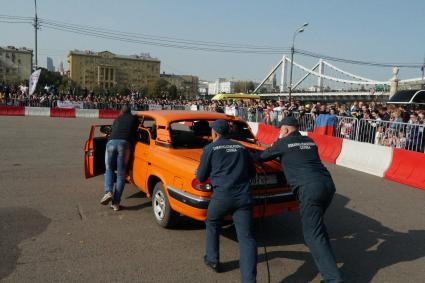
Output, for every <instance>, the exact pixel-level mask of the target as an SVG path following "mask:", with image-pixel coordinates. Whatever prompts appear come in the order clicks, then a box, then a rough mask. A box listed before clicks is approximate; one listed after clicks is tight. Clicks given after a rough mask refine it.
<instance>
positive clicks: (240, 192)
mask: <svg viewBox="0 0 425 283" xmlns="http://www.w3.org/2000/svg"><path fill="white" fill-rule="evenodd" d="M196 176H197V178H198V180H199V181H201V182H205V181H206V180H207V179H208V177H210V178H211V184H212V186H213V196H212V197H213V198H216V199H220V198H228V197H243V196H245V197H251V189H250V179H251V178H253V177H254V176H255V165H254V162H253V160H252V157H251V155H250V153H249V152H248V150H247V149H246V148H245V147H244V146H242V145H241V144H240V143H238V142H235V141H232V140H230V139H227V138H224V137H220V138H219V139H218V140H216V141H215V142H212V143H210V144H209V145H207V146H205V147H204V150H203V152H202V156H201V161H200V164H199V167H198V170H197V172H196Z"/></svg>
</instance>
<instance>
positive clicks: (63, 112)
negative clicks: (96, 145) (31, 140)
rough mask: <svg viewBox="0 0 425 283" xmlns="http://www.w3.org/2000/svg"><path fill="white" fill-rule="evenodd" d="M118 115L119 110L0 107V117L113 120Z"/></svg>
mask: <svg viewBox="0 0 425 283" xmlns="http://www.w3.org/2000/svg"><path fill="white" fill-rule="evenodd" d="M119 113H120V111H119V110H98V109H74V108H49V107H29V106H26V107H21V106H0V116H44V117H58V118H100V119H115V118H116V117H117V116H118V115H119Z"/></svg>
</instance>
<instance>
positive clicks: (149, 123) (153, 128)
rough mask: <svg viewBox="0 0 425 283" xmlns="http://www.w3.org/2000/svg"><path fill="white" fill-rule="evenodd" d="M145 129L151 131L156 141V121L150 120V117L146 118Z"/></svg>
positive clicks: (143, 123)
mask: <svg viewBox="0 0 425 283" xmlns="http://www.w3.org/2000/svg"><path fill="white" fill-rule="evenodd" d="M141 126H142V127H143V128H146V129H148V130H149V132H150V133H151V137H152V139H153V140H156V133H157V131H156V130H157V129H156V127H157V125H156V122H155V120H154V119H152V118H150V117H144V119H143V122H142V125H141Z"/></svg>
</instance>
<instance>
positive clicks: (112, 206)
mask: <svg viewBox="0 0 425 283" xmlns="http://www.w3.org/2000/svg"><path fill="white" fill-rule="evenodd" d="M111 208H112V209H113V210H114V211H118V210H120V205H119V204H111Z"/></svg>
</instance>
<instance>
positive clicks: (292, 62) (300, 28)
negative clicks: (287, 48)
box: [289, 23, 308, 104]
mask: <svg viewBox="0 0 425 283" xmlns="http://www.w3.org/2000/svg"><path fill="white" fill-rule="evenodd" d="M306 26H308V23H304V24H303V25H302V26H301V27H299V28H298V29H297V30H296V31H295V32H294V35H293V37H292V47H291V70H290V72H289V104H291V101H292V96H291V94H292V69H293V68H294V52H295V48H294V45H295V37H296V36H297V34H299V33H302V32H303V31H304V28H305V27H306Z"/></svg>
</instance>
